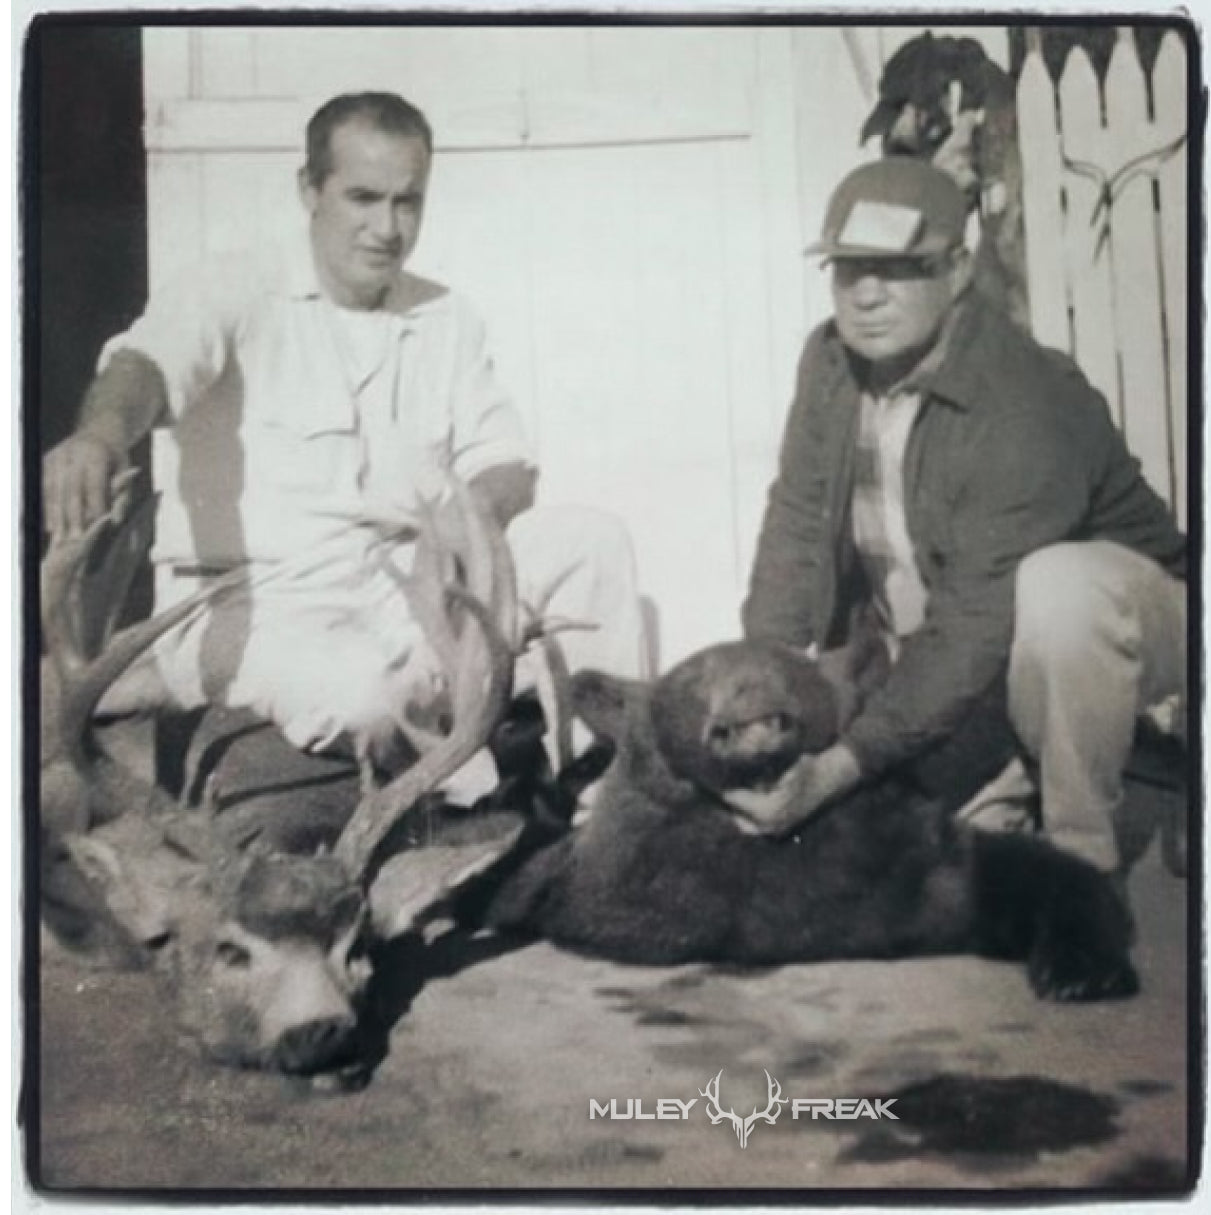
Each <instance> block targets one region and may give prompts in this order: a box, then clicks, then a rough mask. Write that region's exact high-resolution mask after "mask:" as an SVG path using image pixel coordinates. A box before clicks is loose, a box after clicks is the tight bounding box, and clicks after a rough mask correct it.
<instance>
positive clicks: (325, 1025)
mask: <svg viewBox="0 0 1211 1215" xmlns="http://www.w3.org/2000/svg"><path fill="white" fill-rule="evenodd" d="M355 1028H356V1022H355V1021H354V1019H353V1018H352V1017H318V1018H316V1020H314V1021H307V1022H304V1023H303V1024H302V1025H294V1026H292V1027H291V1028H290V1029H287V1030H284V1031H283V1032H282V1034H281V1036H280V1037H279V1038H278V1040H277V1043H276V1044H275V1046H274V1048H273V1062H274V1066H275V1067H276V1068H277V1069H278V1070H280V1071H283V1072H291V1073H294V1074H309V1073H311V1072H318V1071H323V1070H324V1069H325V1068H326V1067H331V1066H332V1065H333V1064H335V1063H338V1062H344V1061H345V1060H346V1059H347V1058H348V1057H349V1055H350V1054H351V1052H352V1047H353V1044H354V1030H355Z"/></svg>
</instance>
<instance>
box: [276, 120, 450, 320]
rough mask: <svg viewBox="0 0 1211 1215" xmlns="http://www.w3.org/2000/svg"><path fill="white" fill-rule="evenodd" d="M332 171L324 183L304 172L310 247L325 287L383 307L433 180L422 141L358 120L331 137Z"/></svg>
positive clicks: (358, 304) (350, 303) (348, 299)
mask: <svg viewBox="0 0 1211 1215" xmlns="http://www.w3.org/2000/svg"><path fill="white" fill-rule="evenodd" d="M331 163H332V171H331V172H330V173H329V174H328V176H327V177H326V178H325V179H324V180H323V182H322V183H320V185H318V186H317V185H314V184H313V183H312V182H311V181H310V180H308V178H307V176H306V170H303V172H302V173H301V174H300V179H299V187H300V191H299V192H300V195H301V197H302V200H303V205H304V206H305V207H306V208H307V210H308V212H309V213H310V215H311V244H312V249H313V250H314V253H315V262H316V270H317V272H318V274H319V277H320V282H321V284H322V285H323V287H324V289H325V290H326V291H327V292H328V293H329V294H330V295H331V296H332V298H333V299H334V300H335V301H336V303H338V304H340V305H342V306H343V307H346V308H376V307H378V305H379V304H381V303H382V300H383V296H384V294H385V293H386V291H387V288H388V287H389V286H390V284H391V281H392V279H393V278H394V276H395V274H396V272H397V271H398V269H399V267H400V266H401V265H402V264H403V262H404V260H405V259H406V258H407V257H408V255H409V254H410V253H411V252H412V250H413V248H415V246H416V241H417V238H418V237H419V235H420V225H421V217H422V215H423V213H424V206H425V187H426V185H427V184H428V180H429V153H428V152H427V151H426V149H425V145H424V143H423V142H422V141H421V140H420V139H417V138H412V137H410V136H405V135H397V134H393V133H391V132H388V131H380V130H379V129H378V128H376V127H373V126H370V125H368V124H367V123H365V122H360V121H357V120H354V121H352V122H348V123H346V124H344V125H343V126H339V127H337V128H336V129H335V130H334V131H333V132H332V139H331Z"/></svg>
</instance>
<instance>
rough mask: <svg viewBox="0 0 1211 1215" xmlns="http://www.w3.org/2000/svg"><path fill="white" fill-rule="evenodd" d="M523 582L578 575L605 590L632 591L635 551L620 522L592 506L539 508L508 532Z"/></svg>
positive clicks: (607, 512)
mask: <svg viewBox="0 0 1211 1215" xmlns="http://www.w3.org/2000/svg"><path fill="white" fill-rule="evenodd" d="M508 536H509V542H510V544H511V546H512V547H513V550H514V553H515V555H516V557H517V562H518V572H519V574H520V575H521V576H522V578H523V580H524V579H525V578H526V575H527V573H533V574H537V576H538V579H539V580H540V581H541V580H543V578H542V575H543V574H547V575H548V580H550V579H554V580H556V581H558V580H559V579H561V578H562V577H566V576H568V575H569V574H571V573H574V572H576V571H581V572H582V573H584V574H591V575H592V576H593V577H594V579H595V580H596V581H600V582H601V583H603V584H608V585H613V586H620V587H633V586H634V584H635V548H634V545H633V544H632V541H631V534H630V531H629V530H628V529H627V526H626V524H625V523H623V521H622V520H621V519H620V518H618V516H616V515H614V514H611V513H610V512H609V511H605V510H599V509H597V508H595V507H589V506H555V507H535V508H534V509H533V510H529V511H526V512H525V514H523V515H519V516H518V517H517V518H516V519H515V520H514V521H513V523H512V524H511V525H510V527H509V532H508Z"/></svg>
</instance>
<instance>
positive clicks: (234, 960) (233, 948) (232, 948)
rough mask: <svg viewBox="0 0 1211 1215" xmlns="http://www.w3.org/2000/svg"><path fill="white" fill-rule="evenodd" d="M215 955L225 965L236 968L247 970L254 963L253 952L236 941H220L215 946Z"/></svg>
mask: <svg viewBox="0 0 1211 1215" xmlns="http://www.w3.org/2000/svg"><path fill="white" fill-rule="evenodd" d="M214 956H215V958H216V959H218V961H220V962H222V963H223V965H224V966H230V967H231V968H232V969H234V970H246V969H247V968H248V967H249V966H250V965H251V964H252V954H250V953H249V952H248V950H247V949H245V948H244V946H243V945H237V944H236V942H235V941H220V942H219V943H218V944H217V945H216V946H215V947H214Z"/></svg>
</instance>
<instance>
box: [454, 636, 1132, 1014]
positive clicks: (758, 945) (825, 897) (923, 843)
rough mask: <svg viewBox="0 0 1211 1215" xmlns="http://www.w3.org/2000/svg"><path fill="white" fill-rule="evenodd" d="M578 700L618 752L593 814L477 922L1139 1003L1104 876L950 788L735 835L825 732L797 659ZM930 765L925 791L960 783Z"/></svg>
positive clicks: (531, 862)
mask: <svg viewBox="0 0 1211 1215" xmlns="http://www.w3.org/2000/svg"><path fill="white" fill-rule="evenodd" d="M573 704H574V706H575V709H576V711H577V712H578V713H579V715H580V716H581V717H582V718H583V719H584V720H585V721H586V722H587V724H588V725H589V726H590V728H591V729H592V730H593V731H594V732H595V734H596V735H597V736H598V737H599V738H602V739H604V740H607V741H608V742H609V744H610V745H611V746H612V748H613V759H612V762H611V763H610V766H609V769H608V771H607V772H606V775H605V777H604V779H603V781H602V783H601V786H600V788H599V791H598V795H597V798H596V802H595V804H594V807H593V810H592V813H591V814H590V815H589V817H588V818H587V820H586V821H585V822H584V823H582V824H581V825H578V826H576V827H575V828H572V829H567V830H565V831H564V832H563V833H562V834H561V835H560V836H559V837H558V838H556V839H554V840H553V841H552V840H550V836H549V835H548V836H547V842H540V843H539V845H538V847H537V848H536V849H535V850H534V851H532V852H531V853H530V855H528V856H526V857H524V858H523V857H521V856H520V855H517V856H514V857H513V858H512V859H511V860H510V862H509V863H508V864H507V865H506V866H505V867H504V868H503V869H502V870H501V871H500V872H499V873H498V874H497V877H496V879H495V884H494V886H493V887H492V888H490V889H489V888H486V887H483V888H481V889H480V891H479V892H478V896H477V902H478V904H479V913H478V915H477V919H478V920H479V922H480V923H484V924H487V925H489V926H491V927H494V928H496V929H498V930H503V931H510V932H518V933H524V934H527V935H532V936H537V937H542V938H545V939H548V940H550V941H552V942H554V943H555V944H557V945H559V946H561V947H564V948H567V949H570V950H574V951H579V952H582V953H586V954H591V955H595V956H601V957H606V958H611V959H615V960H617V961H620V962H631V963H651V964H672V963H683V962H718V963H742V964H753V965H769V964H777V963H786V962H804V961H824V960H830V959H846V958H898V957H906V956H918V955H928V954H956V953H975V954H980V955H983V956H986V957H993V958H1004V959H1012V960H1020V961H1025V963H1026V965H1027V969H1028V973H1029V977H1030V981H1031V983H1032V985H1033V987H1034V989H1035V991H1036V992H1037V993H1038V994H1039V995H1040V996H1045V997H1050V998H1054V999H1059V1000H1095V999H1104V998H1109V997H1116V996H1127V995H1131V994H1133V993H1134V992H1135V991H1137V990H1138V980H1137V977H1136V973H1135V970H1134V968H1133V967H1132V964H1131V960H1130V957H1129V946H1130V941H1131V934H1132V925H1131V920H1130V914H1129V912H1128V910H1127V908H1126V907H1125V906H1124V905H1123V903H1122V902H1121V901H1120V898H1119V896H1118V893H1117V892H1116V890H1115V889H1114V887H1113V885H1112V883H1111V882H1110V880H1109V879H1108V878H1107V877H1106V876H1105V875H1103V874H1101V873H1099V872H1098V871H1097V870H1095V869H1094V868H1093V867H1091V866H1090V865H1088V864H1086V863H1085V862H1083V861H1081V860H1079V859H1077V858H1075V857H1072V856H1070V855H1067V854H1065V853H1062V852H1060V851H1059V850H1057V849H1056V848H1054V847H1052V846H1051V845H1050V844H1048V843H1047V842H1046V841H1044V840H1043V839H1041V838H1039V837H1036V836H1031V835H995V834H989V833H984V832H977V831H974V830H971V829H967V828H965V827H963V826H962V825H961V824H960V823H958V822H956V820H955V818H954V815H953V810H954V809H955V808H956V806H957V805H958V804H961V801H960V797H961V794H960V793H959V792H957V791H956V795H955V797H953V798H951V799H950V801H949V802H947V801H946V800H942V799H939V798H938V797H936V796H929V795H927V794H925V793H923V792H922V791H921V788H920V787H919V784H917V783H914V781H913V780H912V779H911V777H910V774H908V775H896V776H889V777H885V778H883V779H881V780H879V781H875V782H870V783H868V784H866V785H863V786H860V787H859V788H858V789H856V790H855V791H853V792H852V793H851V794H849V795H848V796H846V797H844V798H841V799H839V800H838V801H837V802H836V803H834V804H833V805H831V806H829V807H827V808H825V809H824V810H822V811H820V812H818V813H816V814H815V815H813V816H812V817H811V818H810V819H809V820H807V822H805V823H804V824H803V825H802V826H801V827H800V828H799V829H797V830H796V832H795V833H794V834H793V835H791V836H788V837H786V838H780V839H776V838H770V837H766V836H761V835H754V834H750V833H746V832H745V831H743V830H742V829H741V827H740V826H739V824H738V821H737V819H736V818H735V817H734V816H733V814H732V813H731V812H730V810H729V809H728V808H727V806H726V804H725V802H724V801H723V799H722V797H721V793H722V792H723V791H724V790H726V789H729V788H734V787H737V786H751V787H757V786H760V785H762V784H767V783H769V782H771V781H773V780H775V779H776V778H777V777H778V776H779V775H780V774H781V773H782V772H784V771H785V770H786V769H787V767H789V766H790V765H791V764H792V763H793V762H794V761H795V760H796V758H797V757H799V756H800V755H802V754H803V753H805V752H819V751H821V750H823V749H824V748H825V747H827V746H828V745H829V744H830V743H831V742H832V741H833V740H834V738H835V736H836V732H837V712H838V707H837V697H836V694H835V692H834V691H833V688H832V687H831V685H830V684H829V683H828V682H827V681H826V680H825V679H824V678H823V677H822V675H821V674H820V672H819V669H818V668H817V666H816V665H815V664H813V663H811V662H809V661H808V660H806V659H804V658H803V657H802V656H800V655H797V654H795V653H794V652H792V651H790V650H789V649H785V648H783V647H781V646H776V645H771V644H768V643H761V642H735V643H729V644H726V645H720V646H713V647H711V648H709V649H706V650H703V651H700V652H698V653H697V654H694V655H692V656H691V657H690V658H688V659H686V660H685V661H684V662H683V663H681V664H680V665H679V666H677V667H675V668H674V669H673V670H671V671H670V672H668V674H666V675H665V676H664V677H663V678H661V679H659V680H658V681H657V682H656V683H655V684H653V685H644V684H639V683H634V682H629V681H622V680H618V679H614V678H612V677H609V676H606V675H603V674H601V673H598V672H583V673H581V674H579V675H577V676H576V677H575V679H574V681H573ZM977 732H978V731H977ZM993 733H994V734H995V731H993ZM983 737H984V739H985V741H987V739H988V737H989V735H988V733H987V731H985V733H984V735H983ZM960 750H961V748H960ZM997 752H998V749H997V747H995V746H993V747H992V748H991V751H990V753H989V763H993V764H997V765H999V764H1000V763H1002V762H1003V758H1004V756H1003V754H1001V753H997ZM953 754H954V752H953V749H952V758H953ZM937 760H938V757H937V756H934V757H931V763H930V764H928V765H926V767H927V768H928V769H930V770H931V771H932V773H933V778H934V779H937V777H938V774H939V773H941V772H947V771H948V772H949V773H950V776H951V777H952V778H953V777H954V773H955V772H956V771H957V769H956V768H955V766H954V764H953V763H951V764H950V765H949V766H948V765H947V764H946V763H945V762H942V764H941V766H940V767H939V765H938V762H937ZM987 770H988V765H987V764H985V765H979V764H977V765H975V766H974V767H972V768H971V769H970V770H969V772H968V776H969V778H970V780H969V783H970V784H974V785H976V787H978V785H979V783H982V780H983V778H984V776H985V775H986V774H987ZM993 770H994V771H995V770H996V769H995V767H993ZM960 783H961V782H960ZM969 792H970V790H969V789H966V790H963V791H962V793H963V794H967V793H969ZM962 800H965V797H962ZM547 830H548V831H549V828H548V829H547ZM530 846H531V847H533V837H531V840H530Z"/></svg>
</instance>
